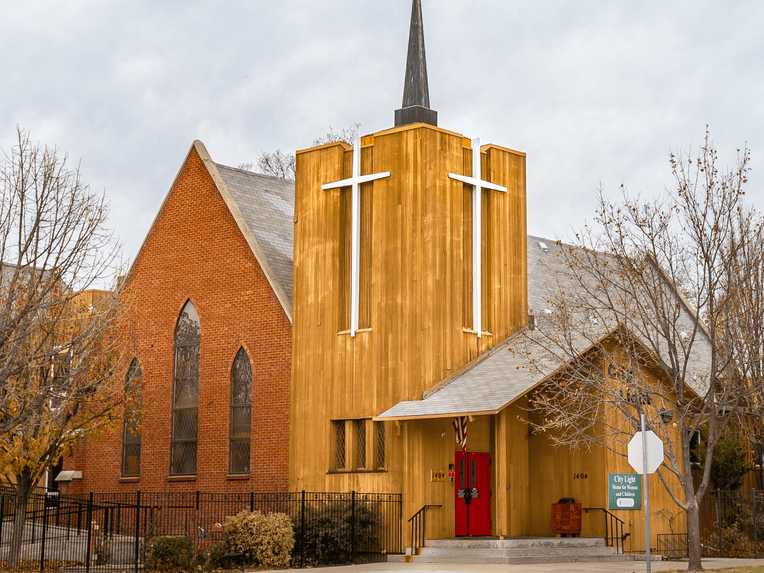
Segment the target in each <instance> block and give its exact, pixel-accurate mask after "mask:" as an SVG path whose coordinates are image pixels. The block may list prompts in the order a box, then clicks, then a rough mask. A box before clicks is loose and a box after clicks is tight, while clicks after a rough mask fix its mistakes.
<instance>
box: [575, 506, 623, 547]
mask: <svg viewBox="0 0 764 573" xmlns="http://www.w3.org/2000/svg"><path fill="white" fill-rule="evenodd" d="M584 511H585V512H586V513H589V512H590V511H601V512H602V514H603V516H604V519H605V545H607V546H608V547H615V550H616V553H618V554H622V553H624V552H625V550H624V542H625V541H626V539H627V538H628V537H629V536H630V535H631V533H628V532H627V533H624V529H625V527H626V522H625V521H624V520H622V519H621V518H620V517H618V516H617V515H615V514H613V513H610V512H609V511H608V510H607V509H605V508H604V507H585V508H584Z"/></svg>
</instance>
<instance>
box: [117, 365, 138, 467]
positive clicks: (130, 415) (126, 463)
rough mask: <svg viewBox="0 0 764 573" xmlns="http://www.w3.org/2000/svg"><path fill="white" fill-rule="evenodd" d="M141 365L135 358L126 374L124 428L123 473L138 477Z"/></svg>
mask: <svg viewBox="0 0 764 573" xmlns="http://www.w3.org/2000/svg"><path fill="white" fill-rule="evenodd" d="M142 379H143V374H142V373H141V365H140V363H139V362H138V359H137V358H134V359H133V361H132V362H131V363H130V367H129V368H128V369H127V375H126V376H125V393H126V394H127V396H128V401H127V406H126V407H125V420H124V427H123V430H122V475H123V476H124V477H138V476H139V475H141V427H140V409H141V405H142V400H141V397H142V396H141V395H142V388H141V380H142Z"/></svg>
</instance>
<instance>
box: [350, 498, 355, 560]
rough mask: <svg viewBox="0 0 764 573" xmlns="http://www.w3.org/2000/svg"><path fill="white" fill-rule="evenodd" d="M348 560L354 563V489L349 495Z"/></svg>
mask: <svg viewBox="0 0 764 573" xmlns="http://www.w3.org/2000/svg"><path fill="white" fill-rule="evenodd" d="M350 562H351V563H355V490H353V493H352V494H351V497H350Z"/></svg>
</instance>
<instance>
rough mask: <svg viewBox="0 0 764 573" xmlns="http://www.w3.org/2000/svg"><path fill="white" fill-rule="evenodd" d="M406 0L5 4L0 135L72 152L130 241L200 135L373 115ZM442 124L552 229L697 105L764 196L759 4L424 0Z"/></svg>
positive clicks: (282, 134)
mask: <svg viewBox="0 0 764 573" xmlns="http://www.w3.org/2000/svg"><path fill="white" fill-rule="evenodd" d="M409 12H410V0H323V1H319V2H317V1H315V0H247V1H245V0H240V1H234V0H226V1H222V0H221V1H211V0H210V1H206V2H202V1H194V0H182V1H170V0H162V1H156V0H154V1H148V0H146V1H141V0H129V1H124V2H117V1H113V2H108V1H104V0H97V1H96V0H93V1H86V0H67V1H66V2H60V1H55V2H53V1H51V2H42V1H36V0H27V1H26V2H10V1H9V2H5V3H4V5H3V9H2V15H1V16H0V54H1V55H0V58H1V61H2V67H0V74H2V75H1V76H0V86H2V90H0V144H2V146H3V147H4V148H6V149H7V147H8V146H9V145H10V143H11V141H12V138H13V131H14V128H15V126H16V125H21V126H22V127H24V128H26V129H28V130H30V131H31V132H32V136H33V138H35V139H37V140H40V141H42V142H44V143H48V144H54V145H57V146H58V147H59V148H61V149H62V150H65V151H66V152H68V153H69V155H70V157H72V158H73V159H81V160H82V165H83V170H84V175H85V177H86V180H87V181H88V182H89V183H90V184H91V186H92V187H94V188H95V189H97V190H103V191H104V192H105V193H106V194H107V196H108V198H109V201H110V203H111V206H112V215H111V224H112V225H113V227H114V229H115V231H116V233H117V234H118V236H119V237H120V239H121V240H122V243H123V246H124V251H125V255H126V258H128V259H131V258H132V257H133V256H134V255H135V253H136V252H137V250H138V248H139V246H140V244H141V242H142V240H143V237H144V235H145V233H146V231H147V230H148V228H149V226H150V224H151V221H152V220H153V218H154V216H155V214H156V212H157V210H158V208H159V206H160V204H161V202H162V199H163V198H164V196H165V194H166V193H167V191H168V189H169V186H170V184H171V182H172V180H173V178H174V177H175V174H176V172H177V170H178V168H179V167H180V164H181V161H182V160H183V158H184V156H185V154H186V153H187V151H188V148H189V146H190V145H191V142H192V141H193V140H194V139H196V138H198V139H201V140H202V141H203V142H204V143H205V144H206V145H207V148H208V150H209V151H210V153H211V154H212V156H213V158H214V159H215V160H216V161H218V162H221V163H227V164H230V165H238V164H241V163H243V162H249V161H252V160H253V159H254V158H255V157H256V156H257V154H258V153H259V152H260V151H263V150H272V149H276V148H280V149H282V150H294V149H296V148H300V147H305V146H308V145H310V143H311V142H312V140H313V139H314V138H315V137H316V136H318V135H321V134H322V133H323V132H325V131H326V130H327V128H329V127H330V126H334V127H336V128H342V127H345V126H348V125H351V124H353V123H355V122H360V123H361V124H362V132H364V133H368V132H372V131H376V130H379V129H384V128H387V127H390V126H391V124H392V120H393V110H394V109H395V108H397V107H400V100H401V95H402V85H403V73H404V62H405V51H406V41H407V34H408V18H409ZM424 18H425V32H426V40H427V50H428V52H427V55H428V66H429V73H430V96H431V102H432V107H433V108H434V109H437V110H438V112H439V113H440V125H441V126H442V127H444V128H447V129H451V130H454V131H459V132H461V133H463V134H465V135H467V136H468V137H478V136H479V137H481V138H482V140H483V143H490V142H494V143H497V144H500V145H505V146H508V147H512V148H515V149H521V150H524V151H526V152H527V153H528V229H529V231H530V232H532V233H536V234H541V235H545V236H548V237H551V238H566V237H569V236H570V234H571V231H572V230H573V229H576V228H580V227H581V225H582V224H583V223H584V222H585V221H586V219H587V218H588V217H591V212H592V207H593V205H594V200H595V196H596V192H597V189H598V187H599V186H600V184H602V185H603V186H604V188H605V190H606V191H607V192H609V193H611V192H612V193H617V192H618V186H619V185H620V184H621V183H624V184H625V185H627V187H628V188H629V189H630V190H631V191H633V192H640V193H645V194H654V193H658V192H660V191H661V190H662V189H664V188H665V186H666V185H667V184H668V182H669V180H670V172H669V170H668V163H667V158H668V154H669V152H670V151H681V150H686V149H688V148H689V147H690V146H691V145H693V146H695V147H697V145H698V144H699V143H700V142H701V140H702V137H703V130H704V126H705V124H706V123H709V124H710V125H711V127H712V131H713V134H714V137H715V140H716V142H717V143H718V145H719V146H720V147H721V149H722V155H723V157H725V158H726V159H727V163H731V162H732V161H733V160H734V154H735V149H736V148H737V147H738V146H741V145H743V144H744V143H746V142H748V144H749V145H750V146H751V148H752V150H753V158H754V160H753V167H754V173H753V177H752V179H751V185H750V189H749V192H750V194H751V198H752V199H751V200H752V201H754V202H755V203H756V204H758V205H759V206H760V207H764V189H762V188H761V187H762V185H763V184H764V173H763V172H764V159H762V158H763V157H764V2H761V1H750V2H742V1H741V2H718V1H707V2H701V1H698V0H692V1H687V2H678V1H677V2H664V1H655V2H647V1H639V2H626V1H610V2H605V1H604V0H597V1H580V0H579V1H575V2H574V1H572V0H571V1H565V2H563V1H557V2H553V1H544V2H539V1H536V2H520V1H515V0H424Z"/></svg>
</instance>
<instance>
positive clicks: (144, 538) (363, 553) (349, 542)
mask: <svg viewBox="0 0 764 573" xmlns="http://www.w3.org/2000/svg"><path fill="white" fill-rule="evenodd" d="M247 510H249V511H261V512H263V513H284V514H286V515H288V516H289V517H290V519H291V521H292V524H293V527H294V533H295V546H294V551H293V554H292V564H293V566H296V567H304V566H316V565H328V564H346V563H357V562H369V561H381V560H384V559H386V556H387V555H388V554H396V553H403V540H402V498H401V495H400V494H382V493H371V494H369V493H358V492H348V493H334V492H305V491H302V492H277V493H263V492H249V493H206V492H189V493H185V492H183V493H175V492H172V493H171V492H162V493H156V492H151V493H148V492H136V493H89V494H85V495H60V494H50V493H45V492H35V493H33V494H32V496H31V497H30V499H29V501H28V503H27V505H26V515H25V517H24V520H23V522H22V523H21V525H19V526H17V525H16V524H15V521H16V519H15V518H16V511H17V508H16V493H15V491H14V490H13V489H11V488H5V489H2V488H0V569H3V567H6V568H8V564H9V558H10V556H11V551H12V545H13V543H14V539H15V540H16V541H17V545H19V543H18V540H19V539H20V549H19V551H18V561H17V563H16V564H15V566H14V567H13V569H15V570H19V571H21V570H23V571H40V572H41V573H42V572H44V571H59V570H71V571H83V572H85V573H89V572H90V571H98V570H108V571H110V572H114V573H116V572H119V571H125V572H128V571H134V572H137V571H138V570H139V569H142V568H143V565H144V563H145V562H146V558H147V548H148V547H149V546H150V542H151V539H152V538H155V537H158V536H182V537H186V538H188V539H190V540H191V542H192V544H193V546H194V548H195V550H196V551H197V552H199V553H201V552H204V551H207V550H209V549H210V548H212V547H213V546H214V545H216V544H217V543H219V542H221V541H222V539H223V530H222V524H223V523H224V522H225V519H226V517H229V516H233V515H236V514H237V513H239V512H241V511H247ZM14 533H15V534H16V535H14Z"/></svg>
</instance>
